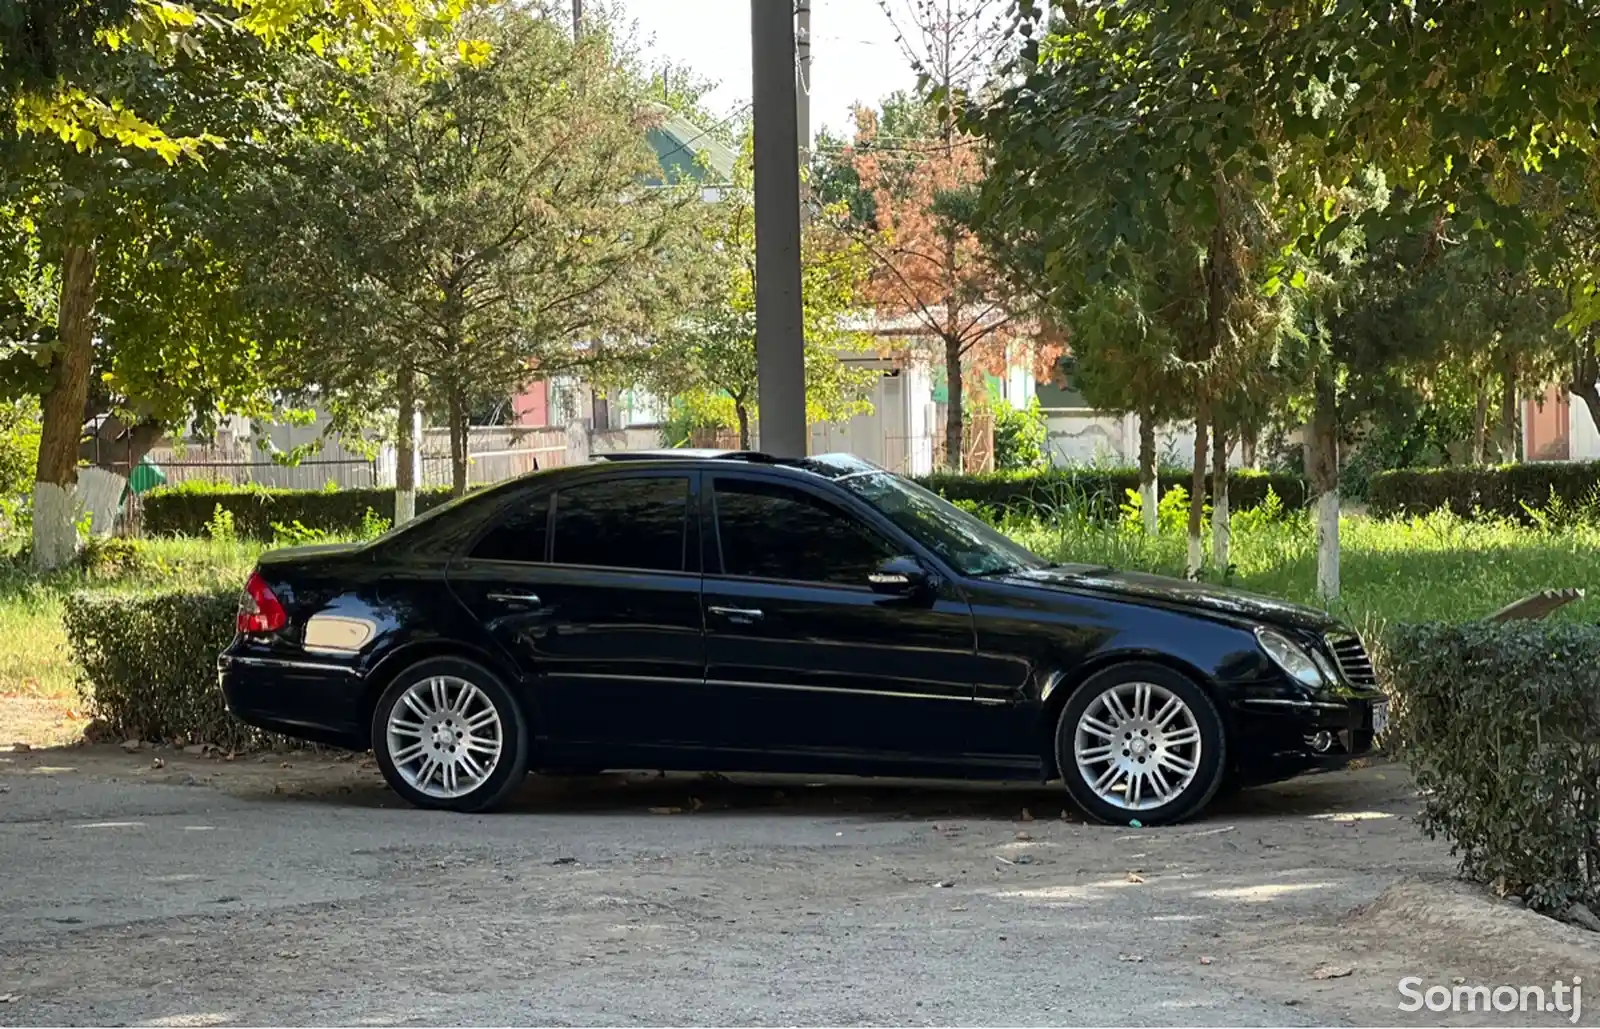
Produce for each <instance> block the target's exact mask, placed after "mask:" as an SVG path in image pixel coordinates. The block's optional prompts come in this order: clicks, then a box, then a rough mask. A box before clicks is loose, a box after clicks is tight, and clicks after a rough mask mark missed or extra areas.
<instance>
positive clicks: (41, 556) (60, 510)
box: [32, 482, 78, 572]
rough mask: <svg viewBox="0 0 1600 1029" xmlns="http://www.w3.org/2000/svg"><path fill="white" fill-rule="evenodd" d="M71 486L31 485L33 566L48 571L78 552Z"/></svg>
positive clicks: (52, 484) (64, 562)
mask: <svg viewBox="0 0 1600 1029" xmlns="http://www.w3.org/2000/svg"><path fill="white" fill-rule="evenodd" d="M75 492H76V489H75V488H74V487H71V486H59V485H57V484H56V483H53V482H36V483H34V484H33V555H32V561H33V569H34V571H36V572H48V571H52V570H54V569H56V568H60V567H61V566H62V565H65V564H67V563H68V562H69V561H71V560H72V559H73V558H74V557H76V556H77V553H78V526H77V521H76V515H77V504H76V503H75V497H74V493H75Z"/></svg>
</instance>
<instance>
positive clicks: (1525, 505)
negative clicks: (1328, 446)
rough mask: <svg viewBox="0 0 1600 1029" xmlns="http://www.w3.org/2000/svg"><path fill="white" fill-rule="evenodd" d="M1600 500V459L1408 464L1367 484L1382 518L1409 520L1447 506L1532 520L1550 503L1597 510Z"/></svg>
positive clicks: (1459, 512)
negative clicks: (1462, 465) (1472, 464)
mask: <svg viewBox="0 0 1600 1029" xmlns="http://www.w3.org/2000/svg"><path fill="white" fill-rule="evenodd" d="M1597 498H1600V461H1577V462H1568V461H1540V462H1536V463H1533V464H1515V465H1502V466H1499V467H1494V468H1407V469H1402V470H1399V471H1391V472H1379V473H1378V474H1377V475H1374V476H1373V477H1372V481H1371V482H1370V484H1369V485H1368V487H1367V500H1368V502H1369V503H1370V505H1371V511H1372V513H1373V514H1374V515H1376V516H1378V517H1379V518H1405V517H1411V516H1414V515H1425V514H1430V513H1432V512H1434V511H1437V510H1439V509H1440V508H1446V509H1448V510H1450V511H1452V512H1453V513H1455V514H1457V515H1460V516H1461V517H1463V518H1471V517H1473V516H1477V515H1488V516H1491V517H1496V518H1515V519H1518V520H1520V521H1523V522H1528V521H1531V520H1532V517H1531V516H1530V514H1529V510H1530V509H1532V510H1534V511H1540V510H1543V509H1545V508H1547V507H1549V506H1550V505H1551V504H1552V503H1555V504H1558V505H1562V506H1565V507H1567V508H1582V507H1589V508H1593V507H1595V506H1596V500H1597Z"/></svg>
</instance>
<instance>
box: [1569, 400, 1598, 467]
mask: <svg viewBox="0 0 1600 1029" xmlns="http://www.w3.org/2000/svg"><path fill="white" fill-rule="evenodd" d="M1567 458H1568V459H1569V460H1572V461H1600V429H1597V428H1596V427H1595V424H1594V419H1593V418H1592V417H1590V415H1589V405H1588V404H1586V403H1584V402H1583V401H1582V400H1578V399H1571V400H1569V401H1568V403H1567Z"/></svg>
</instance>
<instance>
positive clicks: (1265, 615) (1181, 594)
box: [1004, 565, 1339, 632]
mask: <svg viewBox="0 0 1600 1029" xmlns="http://www.w3.org/2000/svg"><path fill="white" fill-rule="evenodd" d="M1004 581H1006V582H1009V583H1012V584H1013V585H1017V586H1025V587H1029V588H1033V589H1042V590H1051V591H1071V592H1078V593H1082V592H1089V593H1097V594H1101V595H1103V596H1108V597H1119V598H1125V599H1128V600H1132V601H1135V602H1139V603H1149V604H1157V605H1161V606H1168V607H1180V608H1198V609H1199V610H1201V611H1204V612H1207V613H1210V614H1217V615H1225V616H1229V617H1231V618H1233V619H1236V620H1241V621H1248V622H1255V623H1263V624H1267V625H1272V626H1276V627H1280V628H1292V629H1305V630H1309V631H1312V632H1327V631H1330V630H1333V629H1337V628H1339V622H1338V620H1337V619H1335V618H1334V617H1333V616H1332V615H1329V614H1328V613H1327V612H1325V611H1319V610H1317V609H1316V608H1312V607H1305V606H1302V605H1300V604H1290V603H1288V602H1286V601H1282V600H1277V599H1275V598H1273V597H1265V596H1262V595H1260V594H1258V593H1249V592H1246V591H1244V590H1236V589H1231V588H1229V587H1226V586H1213V585H1210V584H1209V583H1203V582H1189V581H1187V580H1184V579H1172V578H1168V577H1166V576H1162V575H1147V574H1145V573H1143V572H1119V571H1116V570H1114V569H1111V568H1104V567H1101V568H1096V567H1092V566H1088V565H1063V566H1058V567H1055V568H1045V569H1040V570H1038V571H1027V572H1017V573H1015V574H1012V575H1008V576H1006V577H1005V578H1004Z"/></svg>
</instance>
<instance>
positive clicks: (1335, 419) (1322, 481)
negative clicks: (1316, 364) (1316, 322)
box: [1306, 366, 1339, 601]
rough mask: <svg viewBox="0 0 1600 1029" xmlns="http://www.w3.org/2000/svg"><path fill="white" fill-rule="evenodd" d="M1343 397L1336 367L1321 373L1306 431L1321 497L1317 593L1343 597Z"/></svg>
mask: <svg viewBox="0 0 1600 1029" xmlns="http://www.w3.org/2000/svg"><path fill="white" fill-rule="evenodd" d="M1338 403H1339V398H1338V394H1337V393H1336V392H1335V388H1334V381H1333V369H1331V368H1328V367H1326V366H1324V367H1322V368H1320V369H1319V370H1318V372H1317V381H1316V410H1315V412H1314V413H1313V414H1312V416H1311V425H1310V427H1309V428H1310V431H1309V432H1308V433H1307V434H1306V477H1307V478H1308V479H1310V481H1311V491H1312V493H1313V494H1314V495H1315V496H1316V498H1317V532H1316V538H1317V592H1318V593H1319V594H1321V596H1322V597H1323V599H1325V600H1330V601H1331V600H1335V599H1337V598H1338V596H1339V407H1338Z"/></svg>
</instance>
